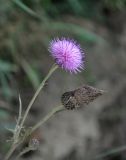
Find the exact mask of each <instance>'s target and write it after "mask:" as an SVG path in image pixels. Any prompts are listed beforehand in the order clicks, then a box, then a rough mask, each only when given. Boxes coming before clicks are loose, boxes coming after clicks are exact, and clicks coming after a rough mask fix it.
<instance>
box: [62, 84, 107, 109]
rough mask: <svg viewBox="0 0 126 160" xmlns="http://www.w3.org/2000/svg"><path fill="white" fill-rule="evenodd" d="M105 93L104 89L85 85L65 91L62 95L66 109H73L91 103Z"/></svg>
mask: <svg viewBox="0 0 126 160" xmlns="http://www.w3.org/2000/svg"><path fill="white" fill-rule="evenodd" d="M103 93H104V91H103V90H99V89H97V88H94V87H91V86H88V85H84V86H82V87H80V88H78V89H75V90H73V91H69V92H65V93H64V94H63V95H62V97H61V102H62V104H63V105H64V107H65V108H66V109H71V110H72V109H76V108H78V107H80V105H81V104H89V103H90V102H92V101H93V100H94V99H96V98H97V97H98V96H100V95H102V94H103Z"/></svg>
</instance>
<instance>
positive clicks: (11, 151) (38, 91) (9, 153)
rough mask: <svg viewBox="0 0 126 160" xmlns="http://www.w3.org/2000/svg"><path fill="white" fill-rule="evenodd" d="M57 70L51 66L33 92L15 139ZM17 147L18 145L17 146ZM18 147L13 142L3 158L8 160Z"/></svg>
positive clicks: (54, 66)
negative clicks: (46, 84) (49, 79)
mask: <svg viewBox="0 0 126 160" xmlns="http://www.w3.org/2000/svg"><path fill="white" fill-rule="evenodd" d="M57 68H58V66H57V65H55V64H54V65H53V66H52V68H51V69H50V71H49V73H48V74H47V76H46V77H45V78H44V80H43V81H42V82H41V84H40V86H39V88H38V89H37V91H36V92H35V94H34V96H33V97H32V99H31V101H30V103H29V105H28V107H27V109H26V111H25V113H24V116H23V119H22V121H21V124H20V128H19V130H18V132H17V133H16V137H17V138H18V137H19V135H20V132H21V129H22V127H23V125H24V122H25V120H26V118H27V115H28V113H29V110H30V109H31V107H32V105H33V104H34V102H35V100H36V98H37V97H38V95H39V93H40V91H41V90H42V88H43V87H44V85H45V82H46V81H47V80H48V78H49V77H50V76H51V75H52V73H53V72H54V71H55V70H56V69H57ZM18 145H19V144H18ZM18 145H15V140H14V143H13V144H12V146H11V148H10V150H9V151H8V153H7V156H6V157H5V160H8V159H9V158H10V156H11V155H12V153H13V152H14V151H15V149H16V147H17V146H18Z"/></svg>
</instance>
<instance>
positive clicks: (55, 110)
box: [29, 105, 65, 135]
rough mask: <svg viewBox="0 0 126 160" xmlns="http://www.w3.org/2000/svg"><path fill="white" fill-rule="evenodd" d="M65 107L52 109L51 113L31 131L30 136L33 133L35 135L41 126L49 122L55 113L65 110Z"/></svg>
mask: <svg viewBox="0 0 126 160" xmlns="http://www.w3.org/2000/svg"><path fill="white" fill-rule="evenodd" d="M64 109H65V108H64V106H62V105H61V106H58V107H55V108H53V109H52V111H51V112H49V113H48V114H47V115H46V116H45V117H44V118H43V119H41V120H40V121H39V122H38V123H37V124H36V125H35V126H33V127H32V129H31V131H30V133H29V134H30V135H31V133H33V132H34V131H35V130H36V129H38V128H39V127H40V126H41V125H43V124H44V123H45V122H46V121H48V120H49V119H50V118H51V117H52V116H53V115H54V114H55V113H57V112H59V111H62V110H64Z"/></svg>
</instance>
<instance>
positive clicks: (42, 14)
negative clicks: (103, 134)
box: [0, 0, 126, 99]
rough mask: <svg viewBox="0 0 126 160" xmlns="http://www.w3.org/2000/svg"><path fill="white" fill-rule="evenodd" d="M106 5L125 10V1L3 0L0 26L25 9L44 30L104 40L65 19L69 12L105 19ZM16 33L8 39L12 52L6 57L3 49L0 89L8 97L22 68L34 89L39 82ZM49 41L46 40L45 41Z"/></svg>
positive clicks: (0, 1) (79, 37) (48, 37)
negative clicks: (16, 75)
mask: <svg viewBox="0 0 126 160" xmlns="http://www.w3.org/2000/svg"><path fill="white" fill-rule="evenodd" d="M106 7H107V8H109V9H112V10H113V9H114V10H118V9H119V10H125V8H126V0H61V1H59V0H11V1H10V0H6V1H5V0H0V17H1V18H0V25H1V26H4V25H5V28H7V27H8V26H7V25H6V23H13V22H14V16H15V14H14V13H15V12H16V14H17V18H20V16H23V14H21V15H20V13H23V12H25V13H26V14H27V15H28V16H29V15H30V16H31V17H30V18H31V20H32V21H34V20H38V25H41V24H42V25H41V27H42V29H43V31H44V32H49V31H51V32H57V33H58V32H61V34H62V33H63V35H64V34H68V33H69V34H71V35H74V36H75V37H76V38H77V39H78V40H79V41H82V42H83V41H84V42H86V43H94V42H97V41H100V42H104V40H103V38H102V37H100V36H99V35H97V34H95V33H93V32H91V31H89V30H87V29H85V28H83V27H81V26H80V25H77V24H73V23H68V22H64V21H63V20H62V18H64V17H67V15H72V16H75V17H84V18H87V19H92V20H98V21H104V13H103V10H104V8H106ZM18 14H19V16H18ZM32 18H35V19H32ZM24 21H25V18H24ZM24 24H25V22H23V20H22V24H21V26H23V25H24ZM50 26H51V27H50ZM20 28H21V27H20ZM24 28H25V29H26V28H27V27H26V26H25V25H24V26H23V27H22V28H21V30H23V29H24ZM1 32H2V30H1ZM19 32H20V31H19ZM15 36H16V39H15V38H14V37H13V36H12V37H10V39H11V41H12V42H9V47H10V48H9V50H10V51H8V53H6V54H7V56H5V55H4V54H3V53H2V52H3V51H1V49H0V52H1V53H2V54H1V60H0V89H1V93H2V94H3V95H4V96H5V97H6V99H8V98H11V97H13V95H14V90H12V88H11V87H10V82H11V81H13V79H14V76H15V75H14V74H17V72H19V71H20V69H22V70H23V71H24V73H25V75H26V79H28V81H29V82H30V83H31V84H32V86H33V88H34V89H36V88H37V86H38V85H39V83H40V75H39V73H38V71H37V67H35V66H33V64H30V62H27V60H26V59H25V57H23V56H21V55H19V54H18V49H17V44H16V41H17V39H18V36H19V35H18V34H16V31H15ZM50 38H51V35H49V34H47V35H46V36H45V41H46V42H48V41H49V39H50ZM2 41H3V40H2ZM46 42H43V43H45V44H46ZM3 43H4V42H3ZM7 43H8V42H7ZM89 76H90V75H89ZM87 79H88V78H87Z"/></svg>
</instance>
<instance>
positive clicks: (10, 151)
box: [4, 144, 18, 160]
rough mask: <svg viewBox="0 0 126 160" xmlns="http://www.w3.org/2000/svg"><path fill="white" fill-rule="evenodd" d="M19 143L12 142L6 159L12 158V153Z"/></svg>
mask: <svg viewBox="0 0 126 160" xmlns="http://www.w3.org/2000/svg"><path fill="white" fill-rule="evenodd" d="M17 146H18V144H12V146H11V148H10V150H9V151H8V153H7V155H6V156H5V159H4V160H8V159H9V158H10V156H11V155H12V153H13V152H14V151H15V149H16V148H17Z"/></svg>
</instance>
